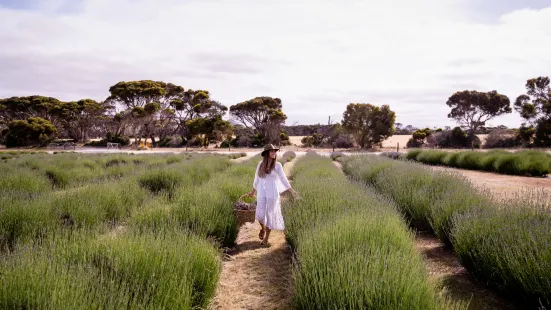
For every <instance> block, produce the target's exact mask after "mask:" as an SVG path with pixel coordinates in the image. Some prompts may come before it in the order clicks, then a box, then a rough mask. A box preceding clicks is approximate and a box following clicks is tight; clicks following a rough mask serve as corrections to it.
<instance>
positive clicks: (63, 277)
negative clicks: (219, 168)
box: [0, 229, 221, 309]
mask: <svg viewBox="0 0 551 310" xmlns="http://www.w3.org/2000/svg"><path fill="white" fill-rule="evenodd" d="M46 245H47V247H46V246H44V247H42V248H38V249H34V250H33V251H27V252H24V253H22V254H23V255H19V256H18V259H17V260H15V259H11V260H8V261H7V262H4V263H2V275H1V276H0V285H1V287H2V294H0V307H2V308H4V309H88V308H97V309H108V308H114V309H115V308H116V309H122V308H124V309H146V308H147V309H149V308H152V309H163V308H172V307H176V308H179V309H199V308H201V309H204V308H206V307H207V305H208V302H209V300H210V299H211V298H212V296H213V295H214V291H215V288H216V284H217V282H218V278H219V273H220V270H221V264H220V261H219V259H218V251H217V249H215V248H214V247H213V246H212V245H211V244H210V243H209V242H208V241H206V240H202V239H200V238H198V237H196V236H193V235H191V234H189V233H187V232H185V231H178V230H174V229H172V230H169V229H165V231H161V232H157V233H155V234H152V233H145V234H135V233H133V232H131V233H128V234H125V235H120V236H117V238H102V239H96V240H94V239H93V238H91V237H88V236H86V237H83V236H79V235H76V236H73V237H70V240H69V241H67V240H65V238H56V239H54V240H53V241H49V242H48V243H47V244H46Z"/></svg>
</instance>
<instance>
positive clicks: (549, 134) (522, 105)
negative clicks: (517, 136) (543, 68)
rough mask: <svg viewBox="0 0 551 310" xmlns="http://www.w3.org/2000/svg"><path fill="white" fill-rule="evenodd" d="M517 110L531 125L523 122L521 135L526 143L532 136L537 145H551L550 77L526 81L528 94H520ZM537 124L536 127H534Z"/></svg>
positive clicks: (516, 103)
mask: <svg viewBox="0 0 551 310" xmlns="http://www.w3.org/2000/svg"><path fill="white" fill-rule="evenodd" d="M515 110H516V111H517V112H519V113H520V116H521V117H522V118H524V119H525V120H526V121H527V122H528V123H529V125H527V124H522V127H521V137H522V138H523V141H525V142H526V143H530V142H532V141H530V140H531V139H532V138H533V139H534V141H533V143H534V145H535V146H541V147H549V146H551V86H550V80H549V77H544V76H540V77H538V78H533V79H529V80H528V81H526V94H523V95H520V96H518V98H517V99H516V101H515ZM534 125H535V128H534Z"/></svg>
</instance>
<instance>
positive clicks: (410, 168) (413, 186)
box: [343, 156, 489, 243]
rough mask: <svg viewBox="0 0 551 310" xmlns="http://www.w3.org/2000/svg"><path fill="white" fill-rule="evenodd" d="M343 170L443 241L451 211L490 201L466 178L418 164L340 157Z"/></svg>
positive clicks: (465, 210) (446, 237)
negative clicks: (384, 197)
mask: <svg viewBox="0 0 551 310" xmlns="http://www.w3.org/2000/svg"><path fill="white" fill-rule="evenodd" d="M343 170H344V171H345V173H346V174H348V175H350V176H351V177H353V178H357V179H360V180H362V181H363V182H366V183H367V184H371V185H373V186H375V188H376V189H377V190H379V191H380V192H382V193H383V194H385V195H388V196H389V197H391V198H392V199H393V200H394V201H395V202H396V204H397V205H398V208H399V209H400V211H401V212H402V213H403V214H404V215H405V216H406V218H407V219H408V220H410V221H411V224H412V225H413V226H414V227H417V228H419V229H425V230H432V231H433V232H435V233H436V235H437V236H438V237H439V238H440V239H441V240H442V241H443V242H446V243H449V232H450V230H451V227H452V226H453V223H452V220H451V219H452V216H453V215H454V214H457V213H464V212H467V211H470V210H472V209H474V208H483V207H485V206H487V205H488V203H489V202H488V201H487V200H486V199H484V195H483V194H482V193H478V192H477V191H476V190H475V189H474V188H473V187H472V186H471V185H470V183H469V182H468V181H467V180H466V179H464V178H461V177H459V176H458V175H454V174H449V173H444V172H436V171H430V170H427V169H425V168H424V167H423V166H421V165H418V164H412V163H408V162H400V161H393V160H390V159H386V158H382V157H372V156H364V157H359V156H352V157H348V158H346V159H345V160H344V161H343Z"/></svg>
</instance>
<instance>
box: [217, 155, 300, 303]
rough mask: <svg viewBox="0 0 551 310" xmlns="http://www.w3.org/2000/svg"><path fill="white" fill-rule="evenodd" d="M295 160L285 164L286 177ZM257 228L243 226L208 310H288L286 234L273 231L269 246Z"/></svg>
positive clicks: (288, 261)
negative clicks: (259, 237) (265, 243)
mask: <svg viewBox="0 0 551 310" xmlns="http://www.w3.org/2000/svg"><path fill="white" fill-rule="evenodd" d="M296 160H297V158H295V159H294V160H293V161H291V162H289V163H286V164H285V165H284V168H283V169H284V170H285V173H286V174H287V176H289V174H290V171H291V168H292V166H293V165H294V163H295V162H296ZM259 230H260V225H259V224H258V221H256V222H255V223H246V224H245V225H243V226H241V229H240V230H239V235H238V236H237V246H236V247H235V248H234V249H233V250H232V251H231V252H230V253H229V255H228V256H227V258H226V259H225V260H224V262H223V263H222V273H221V275H220V281H219V282H218V288H217V290H216V295H215V297H214V299H213V301H212V303H211V306H210V307H209V308H210V309H224V310H226V309H227V310H230V309H231V310H234V309H291V308H292V307H291V306H292V305H291V303H292V297H293V291H292V279H291V249H290V248H289V245H288V244H287V242H286V241H285V234H284V233H283V232H281V231H272V233H271V234H270V244H271V246H270V247H262V246H261V245H260V240H259V239H258V232H259Z"/></svg>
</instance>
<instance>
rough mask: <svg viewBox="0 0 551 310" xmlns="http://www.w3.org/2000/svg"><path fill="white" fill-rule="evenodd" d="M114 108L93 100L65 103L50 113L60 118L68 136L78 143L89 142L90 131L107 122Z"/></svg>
mask: <svg viewBox="0 0 551 310" xmlns="http://www.w3.org/2000/svg"><path fill="white" fill-rule="evenodd" d="M112 109H113V106H111V105H108V104H106V103H105V102H97V101H95V100H92V99H82V100H79V101H72V102H65V103H62V104H60V105H57V106H55V107H54V108H52V109H51V111H50V113H51V114H54V115H57V116H59V120H60V124H61V126H63V128H64V129H65V132H66V133H67V135H68V136H69V137H70V138H72V139H75V140H77V141H83V142H85V141H87V140H88V137H89V135H88V134H89V131H90V130H91V129H92V128H93V127H94V126H99V122H101V121H104V120H106V118H107V117H108V116H107V112H108V111H110V110H112Z"/></svg>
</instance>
